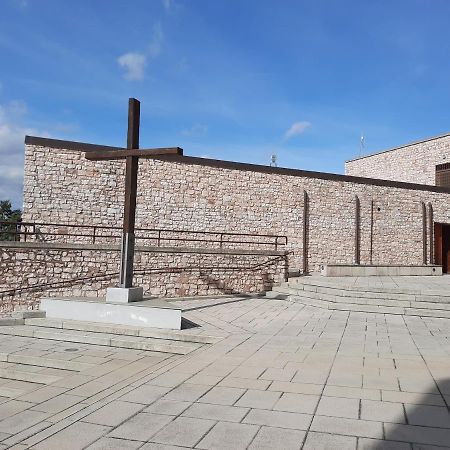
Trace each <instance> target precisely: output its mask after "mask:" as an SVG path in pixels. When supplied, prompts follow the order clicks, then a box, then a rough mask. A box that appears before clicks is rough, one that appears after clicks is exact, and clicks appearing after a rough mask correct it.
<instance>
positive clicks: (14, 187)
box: [0, 102, 31, 207]
mask: <svg viewBox="0 0 450 450" xmlns="http://www.w3.org/2000/svg"><path fill="white" fill-rule="evenodd" d="M25 111H26V106H25V104H24V103H22V102H11V103H8V104H6V105H0V200H11V201H12V203H13V205H14V206H15V207H21V204H22V180H23V157H24V145H23V141H24V137H25V135H26V134H29V133H30V131H31V130H28V129H26V128H25V127H23V126H21V125H20V122H21V120H22V116H23V115H24V114H25ZM30 134H31V133H30Z"/></svg>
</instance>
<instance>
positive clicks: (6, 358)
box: [0, 353, 95, 372]
mask: <svg viewBox="0 0 450 450" xmlns="http://www.w3.org/2000/svg"><path fill="white" fill-rule="evenodd" d="M0 361H3V362H8V363H13V364H22V365H23V366H25V365H26V366H35V367H45V368H48V367H50V368H52V369H63V370H71V371H74V372H81V371H82V370H87V369H91V368H93V367H95V365H94V364H88V363H82V362H76V361H66V360H63V359H55V358H49V357H46V356H28V355H27V356H24V355H20V354H17V353H0Z"/></svg>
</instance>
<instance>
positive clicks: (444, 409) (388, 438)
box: [358, 378, 450, 450]
mask: <svg viewBox="0 0 450 450" xmlns="http://www.w3.org/2000/svg"><path fill="white" fill-rule="evenodd" d="M405 395H407V396H409V397H410V399H409V400H408V401H407V402H405V403H404V404H403V414H399V415H398V416H397V417H392V418H388V417H386V422H385V423H384V433H385V436H384V440H383V441H381V440H373V442H371V440H370V439H364V444H365V445H364V446H361V445H360V446H359V447H358V449H359V448H363V449H365V450H390V449H398V450H401V449H405V450H406V449H412V450H431V449H436V450H437V449H438V448H439V449H441V448H442V449H444V448H450V408H449V404H448V402H449V401H450V378H446V379H440V380H438V381H437V383H436V385H432V386H430V389H429V393H427V394H405ZM445 396H446V397H447V399H446V398H445ZM405 400H406V399H405ZM405 400H403V401H405ZM413 402H414V403H413ZM391 405H393V403H391ZM388 420H389V422H388ZM392 422H398V423H392ZM360 442H361V438H360Z"/></svg>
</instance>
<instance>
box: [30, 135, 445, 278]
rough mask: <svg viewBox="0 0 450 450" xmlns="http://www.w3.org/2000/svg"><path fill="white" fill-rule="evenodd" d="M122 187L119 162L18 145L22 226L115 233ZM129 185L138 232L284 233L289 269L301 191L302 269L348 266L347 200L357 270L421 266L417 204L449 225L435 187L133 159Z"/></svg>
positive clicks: (298, 252)
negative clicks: (22, 153)
mask: <svg viewBox="0 0 450 450" xmlns="http://www.w3.org/2000/svg"><path fill="white" fill-rule="evenodd" d="M123 180H124V163H123V162H121V161H113V162H90V161H87V160H86V159H85V158H84V152H83V151H75V150H64V149H58V148H50V147H44V146H38V145H31V144H30V145H27V146H26V164H25V187H24V220H27V221H39V222H62V223H78V224H88V225H119V226H120V224H121V221H122V205H123V195H124V193H123V189H124V187H123ZM138 186H139V187H138V191H139V196H138V200H137V227H142V228H145V227H150V228H169V229H189V230H199V231H218V232H221V231H230V232H237V233H260V234H279V235H286V236H287V237H288V240H289V244H288V249H289V250H291V251H292V252H293V253H292V255H291V256H290V260H289V266H290V267H291V268H301V267H302V265H303V257H302V253H303V237H302V229H303V191H304V190H306V191H307V193H308V197H309V203H310V204H309V208H308V209H309V217H308V227H309V231H308V240H307V243H308V246H307V255H308V261H307V263H308V269H309V271H318V270H319V269H320V265H322V264H339V263H346V264H348V263H353V262H354V252H355V195H357V196H358V197H359V199H360V202H361V227H360V233H361V240H360V242H361V244H360V245H361V263H362V264H369V263H373V264H412V265H416V264H422V255H423V253H422V248H423V242H422V209H421V202H425V203H428V202H431V203H432V204H433V207H434V220H435V221H437V222H446V223H450V210H449V208H448V206H447V205H448V199H449V194H448V192H447V191H446V192H444V190H442V189H441V190H439V189H438V188H431V187H426V186H423V187H422V186H417V185H414V186H413V185H405V184H401V183H390V184H389V183H386V182H381V181H379V182H377V181H376V180H373V181H371V180H365V181H358V182H354V181H352V180H351V179H350V178H347V177H345V176H338V175H336V176H334V175H331V176H329V174H320V173H313V172H311V173H308V172H302V171H290V170H283V169H270V168H264V167H261V166H249V165H239V164H235V163H231V164H228V163H220V162H216V161H212V160H201V159H200V158H197V159H196V158H184V157H182V158H177V159H170V158H165V159H145V160H141V161H140V163H139V181H138ZM372 201H373V205H374V208H373V211H374V212H373V224H372V213H371V202H372ZM371 242H372V244H371ZM427 245H430V236H429V235H427ZM370 249H372V252H371V251H370Z"/></svg>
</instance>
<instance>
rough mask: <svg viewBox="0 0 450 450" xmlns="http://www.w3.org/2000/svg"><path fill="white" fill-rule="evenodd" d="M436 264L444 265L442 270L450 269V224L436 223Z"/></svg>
mask: <svg viewBox="0 0 450 450" xmlns="http://www.w3.org/2000/svg"><path fill="white" fill-rule="evenodd" d="M434 254H435V264H438V265H442V272H443V273H449V271H450V224H447V223H435V224H434Z"/></svg>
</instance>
